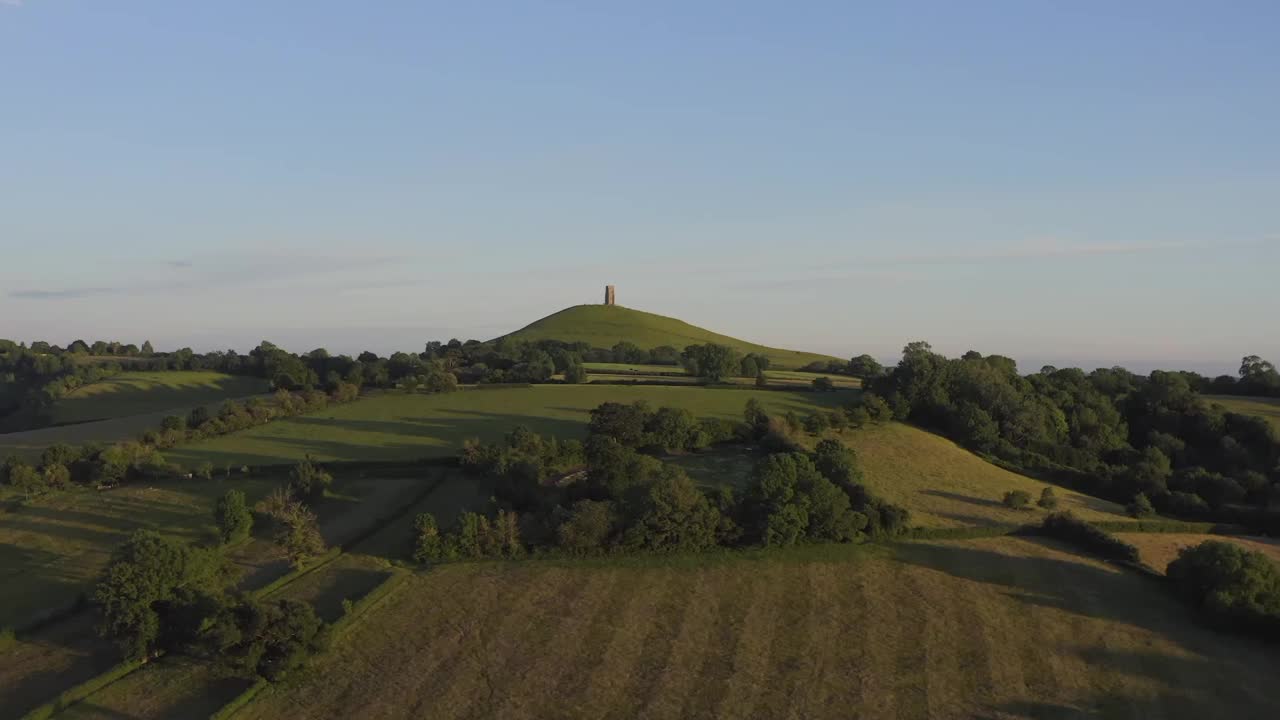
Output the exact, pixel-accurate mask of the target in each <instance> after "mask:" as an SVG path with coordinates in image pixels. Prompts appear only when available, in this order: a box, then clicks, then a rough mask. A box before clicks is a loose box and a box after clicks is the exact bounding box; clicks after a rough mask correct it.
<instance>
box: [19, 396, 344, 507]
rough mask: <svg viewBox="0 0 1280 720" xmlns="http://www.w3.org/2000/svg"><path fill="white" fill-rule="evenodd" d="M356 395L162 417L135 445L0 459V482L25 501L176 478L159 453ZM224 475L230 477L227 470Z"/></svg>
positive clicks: (55, 449) (230, 405)
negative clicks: (31, 459) (34, 460)
mask: <svg viewBox="0 0 1280 720" xmlns="http://www.w3.org/2000/svg"><path fill="white" fill-rule="evenodd" d="M357 397H359V391H358V390H357V389H356V387H355V386H354V385H350V384H347V383H339V384H338V386H337V387H336V388H334V389H333V391H331V392H329V393H323V392H320V391H319V390H304V391H302V392H290V391H288V390H278V391H276V393H275V395H274V396H273V397H272V398H271V399H266V398H250V399H249V400H246V401H243V402H241V401H238V400H229V401H227V402H225V403H223V405H222V406H221V408H220V409H219V410H218V412H217V413H216V414H213V413H210V412H209V411H208V410H207V409H206V408H205V407H203V406H202V407H198V408H195V409H194V410H192V411H191V412H190V413H189V414H188V415H187V416H186V417H182V416H178V415H170V416H167V417H165V418H164V419H163V420H162V421H161V423H160V428H159V429H156V430H148V431H146V432H145V433H143V434H142V436H141V437H140V438H139V440H138V441H135V442H123V443H117V444H114V445H101V444H89V445H85V446H82V447H79V448H76V447H72V446H70V445H66V444H62V443H58V444H54V445H50V446H49V447H48V448H46V449H45V450H44V452H43V453H42V454H41V457H40V463H39V465H38V466H35V467H33V466H31V465H29V464H28V463H26V462H25V461H23V460H22V459H21V458H18V457H17V456H10V457H8V458H6V459H5V460H3V461H0V484H3V483H7V484H9V485H12V486H13V487H14V488H15V489H16V490H18V491H19V492H21V493H22V494H23V495H25V496H27V497H29V498H30V497H36V496H39V495H42V494H44V493H47V492H50V491H53V490H61V489H65V488H67V487H68V486H70V485H72V484H73V483H74V484H80V485H97V486H100V487H101V486H113V485H118V484H120V483H122V482H126V481H128V480H131V479H139V478H146V479H152V480H155V479H162V478H171V477H176V476H179V475H181V474H182V471H181V469H180V468H178V467H177V466H176V465H172V464H170V463H168V462H167V461H166V460H165V458H164V455H163V454H161V452H160V451H161V450H163V449H167V448H171V447H174V446H176V445H179V444H181V443H184V442H188V441H194V440H202V439H205V438H211V437H216V436H219V435H225V434H227V433H232V432H236V431H238V430H244V429H246V428H249V427H253V426H256V425H262V424H264V423H268V422H271V421H272V420H274V419H276V418H281V417H291V416H294V415H300V414H304V413H309V412H315V411H317V410H321V409H324V408H325V407H327V406H328V405H329V404H331V403H345V402H351V401H352V400H355V399H356V398H357ZM226 472H227V474H230V472H231V469H230V467H228V468H227V469H226ZM195 474H196V475H197V476H199V477H203V478H206V479H208V478H211V477H212V475H213V466H212V465H211V464H208V463H206V464H204V465H203V466H201V467H200V468H198V469H197V470H196V473H195Z"/></svg>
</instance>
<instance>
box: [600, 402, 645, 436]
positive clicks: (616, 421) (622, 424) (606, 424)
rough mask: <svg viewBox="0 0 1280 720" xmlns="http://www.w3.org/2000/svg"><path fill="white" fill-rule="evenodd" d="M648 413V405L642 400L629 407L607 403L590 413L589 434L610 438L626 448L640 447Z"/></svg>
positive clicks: (622, 404)
mask: <svg viewBox="0 0 1280 720" xmlns="http://www.w3.org/2000/svg"><path fill="white" fill-rule="evenodd" d="M649 413H650V410H649V404H648V403H646V402H644V401H643V400H637V401H636V402H634V403H631V404H629V405H628V404H624V403H616V402H607V403H604V404H603V405H600V406H599V407H597V408H595V409H594V410H592V411H591V423H590V426H589V427H590V432H591V434H592V435H601V436H604V437H611V438H613V439H614V440H617V441H618V442H619V443H621V444H623V445H625V446H627V447H632V448H634V447H640V446H641V445H643V444H644V441H645V424H646V422H647V421H648V419H649Z"/></svg>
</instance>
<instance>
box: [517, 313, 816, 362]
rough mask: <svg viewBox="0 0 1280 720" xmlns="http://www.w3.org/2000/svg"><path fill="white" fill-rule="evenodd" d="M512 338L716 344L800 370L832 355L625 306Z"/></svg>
mask: <svg viewBox="0 0 1280 720" xmlns="http://www.w3.org/2000/svg"><path fill="white" fill-rule="evenodd" d="M506 337H509V338H512V339H516V340H528V341H534V340H563V341H565V342H585V343H589V344H590V345H591V346H592V347H598V348H611V347H613V346H614V345H616V344H617V343H619V342H622V341H627V342H631V343H635V344H636V345H638V346H639V347H641V348H643V349H645V350H649V349H652V348H655V347H660V346H663V345H669V346H671V347H674V348H675V349H677V350H684V348H685V347H687V346H689V345H698V344H703V343H716V344H719V345H728V346H730V347H732V348H734V349H736V350H738V351H739V352H741V353H757V354H760V355H764V356H766V357H768V358H769V360H770V361H771V362H772V363H773V364H774V365H776V366H777V367H779V368H798V367H802V366H804V365H807V364H809V363H811V362H814V361H823V362H825V361H827V360H830V359H832V358H831V356H830V355H820V354H817V353H806V352H798V351H795V350H781V349H778V348H771V347H766V346H764V345H757V344H755V343H750V342H746V341H744V340H738V339H737V338H732V337H729V336H727V335H721V334H719V333H714V332H711V331H710V330H704V329H703V328H700V327H695V326H693V325H690V324H689V323H687V322H684V321H683V320H677V319H675V318H669V317H665V316H663V315H655V314H653V313H647V312H643V311H641V310H632V309H631V308H625V307H622V306H620V305H575V306H574V307H570V308H566V309H564V310H561V311H560V312H557V313H555V314H552V315H548V316H547V317H544V318H542V319H541V320H538V321H535V322H533V323H531V324H529V325H527V326H525V327H523V328H521V329H520V330H517V331H515V332H513V333H511V334H510V335H507V336H506Z"/></svg>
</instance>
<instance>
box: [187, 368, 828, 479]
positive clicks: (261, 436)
mask: <svg viewBox="0 0 1280 720" xmlns="http://www.w3.org/2000/svg"><path fill="white" fill-rule="evenodd" d="M850 397H851V395H850V394H849V393H843V392H835V393H812V392H787V391H778V390H751V389H741V390H740V389H737V388H725V389H710V388H701V387H687V388H686V387H626V386H619V385H597V386H591V385H535V386H533V387H525V388H496V389H468V390H461V391H459V392H455V393H446V394H437V395H425V394H405V393H390V392H389V393H376V394H373V395H370V396H368V397H364V398H362V399H360V400H358V401H356V402H353V403H350V404H347V405H341V406H335V407H332V408H329V409H327V410H324V411H321V412H319V413H315V414H312V415H306V416H300V417H293V418H287V419H282V420H277V421H275V422H271V423H268V424H266V425H261V426H258V427H255V428H251V429H249V430H245V431H242V432H239V433H234V434H232V435H226V436H223V437H219V438H214V439H211V440H206V441H203V442H199V443H193V444H190V445H184V446H182V447H178V448H174V449H172V450H168V451H166V452H165V457H166V458H167V459H169V460H170V461H174V462H178V463H180V464H183V465H186V466H188V467H192V466H195V465H198V464H199V463H201V462H203V461H210V462H212V463H213V465H214V467H222V466H223V465H225V464H226V463H228V462H230V463H235V464H241V463H243V464H249V465H270V464H279V463H291V462H296V461H298V460H301V459H302V458H303V457H304V456H306V455H308V454H310V455H312V456H313V457H315V458H317V459H319V460H326V461H327V460H366V461H376V460H412V459H417V458H424V457H445V456H451V455H456V454H457V453H458V451H459V450H460V449H461V448H462V443H463V441H465V440H466V439H468V438H480V439H482V440H487V441H492V440H496V439H498V438H500V437H502V436H503V435H505V434H506V433H508V432H510V431H511V430H512V429H513V428H515V427H516V426H518V425H525V426H527V427H529V428H531V429H532V430H534V431H536V432H538V433H542V434H547V435H555V436H557V437H561V438H570V437H577V438H582V437H585V436H586V431H587V422H588V421H589V420H590V412H591V410H592V409H593V408H595V407H597V406H599V405H601V404H602V403H605V402H610V401H612V402H623V403H629V402H633V401H636V400H644V401H646V402H648V403H649V404H650V405H652V406H653V407H658V406H662V405H670V406H675V407H682V408H687V409H688V410H689V411H691V412H692V413H693V414H694V415H695V416H697V417H699V418H704V417H722V418H735V419H736V418H741V417H742V411H743V408H744V407H745V406H746V403H747V400H748V399H751V398H756V399H757V400H759V401H760V402H761V404H763V405H764V406H765V408H766V409H767V410H769V411H774V412H782V413H785V412H787V411H791V410H794V411H796V412H798V413H800V414H801V415H804V414H806V413H808V412H811V411H814V410H817V409H831V408H835V407H838V406H839V405H840V404H842V403H845V402H848V400H849V399H850Z"/></svg>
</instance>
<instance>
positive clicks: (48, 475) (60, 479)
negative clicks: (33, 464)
mask: <svg viewBox="0 0 1280 720" xmlns="http://www.w3.org/2000/svg"><path fill="white" fill-rule="evenodd" d="M40 474H41V476H42V478H41V479H42V480H43V481H44V485H45V487H47V488H52V489H54V490H64V489H66V488H67V487H68V486H69V485H71V470H69V469H68V468H67V466H66V465H62V464H59V463H50V464H47V465H45V466H44V467H43V469H42V470H41V473H40Z"/></svg>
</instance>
